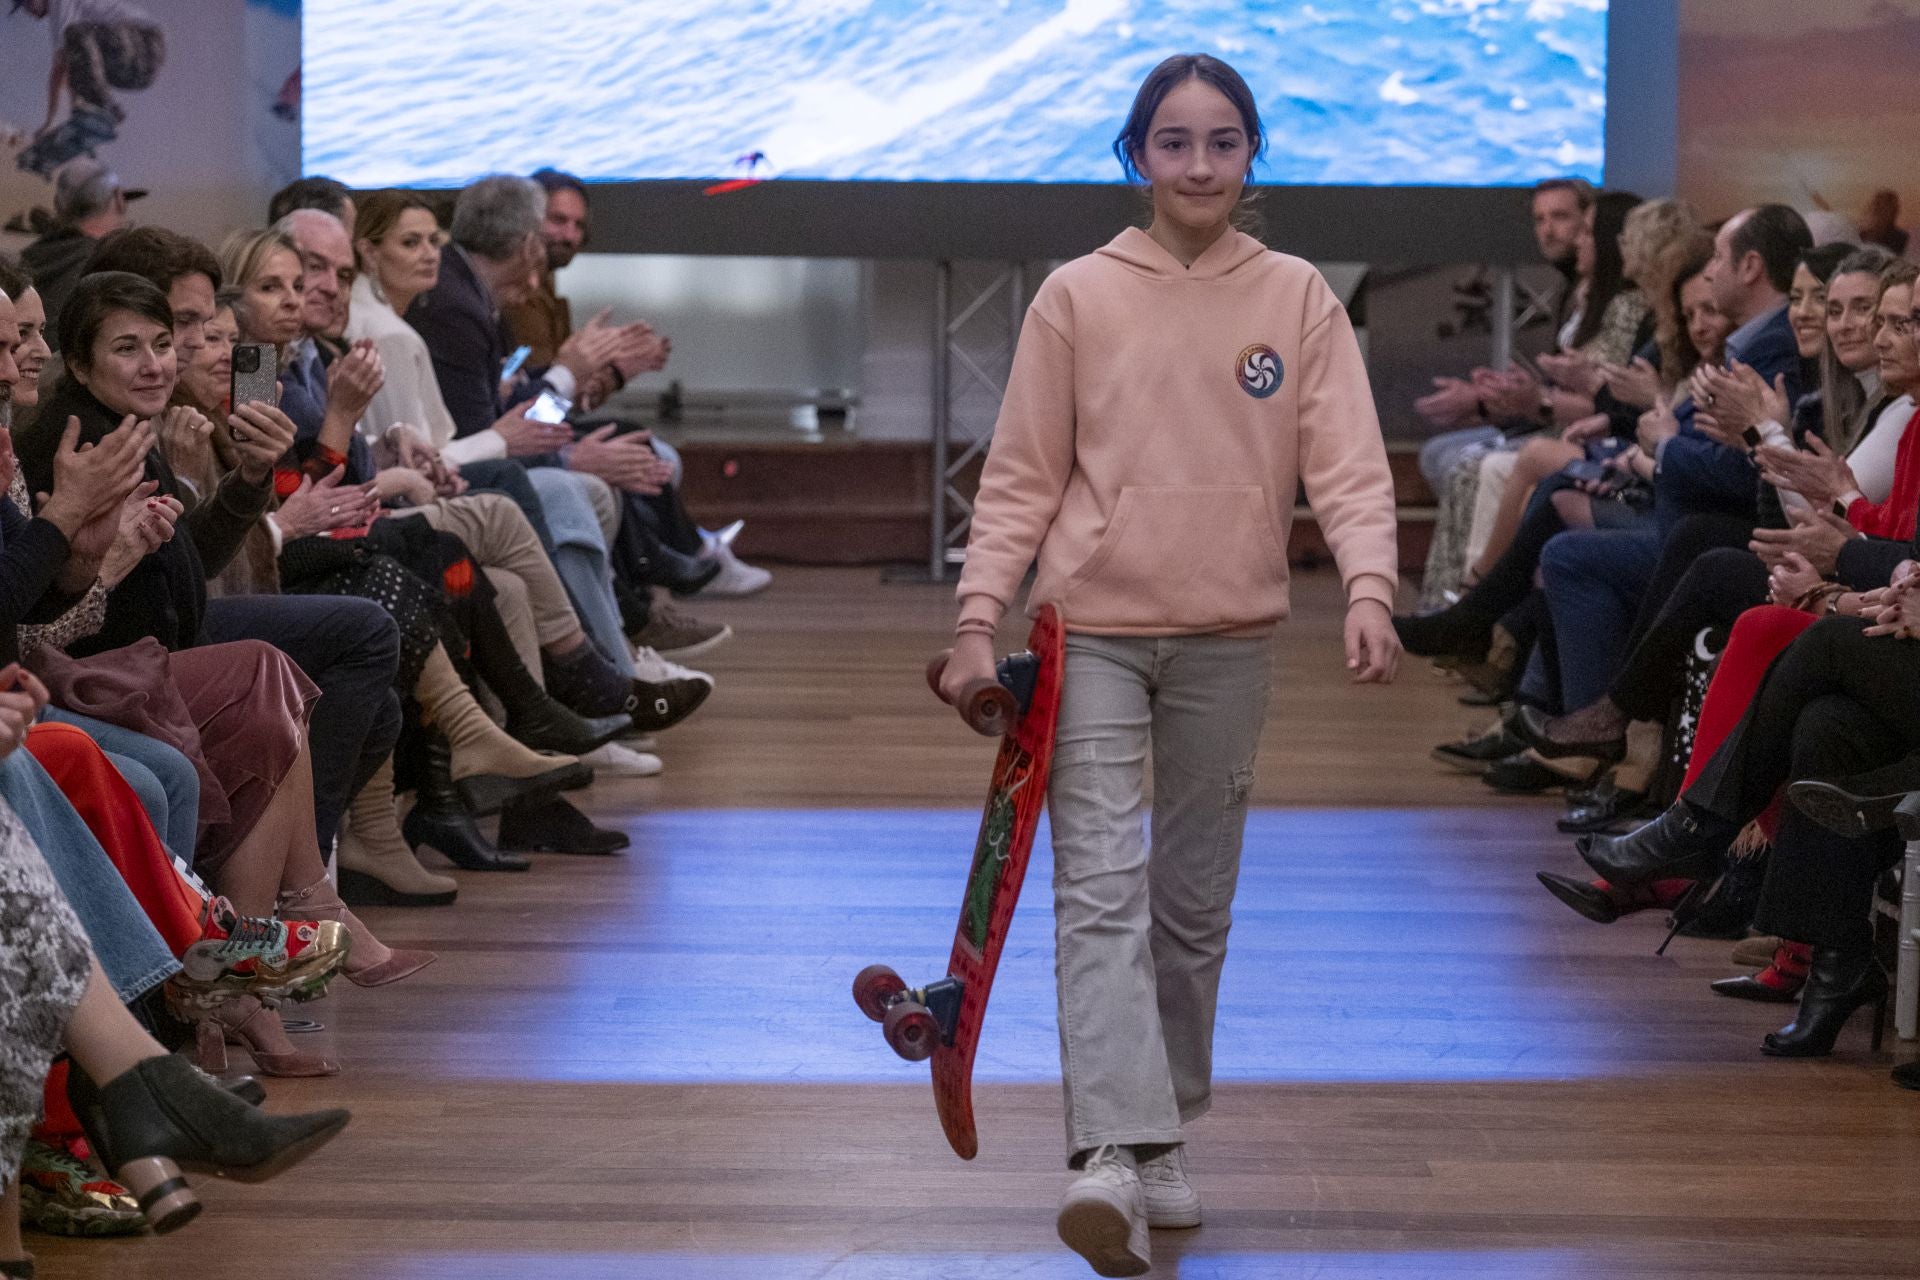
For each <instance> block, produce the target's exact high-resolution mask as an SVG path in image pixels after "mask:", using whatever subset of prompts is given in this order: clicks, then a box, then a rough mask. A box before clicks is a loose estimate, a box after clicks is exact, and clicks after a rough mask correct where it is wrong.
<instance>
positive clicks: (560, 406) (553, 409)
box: [527, 391, 573, 422]
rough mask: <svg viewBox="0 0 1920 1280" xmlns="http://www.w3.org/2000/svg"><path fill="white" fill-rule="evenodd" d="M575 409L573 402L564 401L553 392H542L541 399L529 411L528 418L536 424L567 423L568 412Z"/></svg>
mask: <svg viewBox="0 0 1920 1280" xmlns="http://www.w3.org/2000/svg"><path fill="white" fill-rule="evenodd" d="M571 408H573V401H571V400H564V399H562V398H561V397H559V396H557V395H555V394H553V392H551V391H542V392H541V393H540V398H539V399H538V400H535V401H534V402H533V407H532V408H531V409H528V410H527V417H529V418H531V419H532V420H533V421H535V422H565V421H566V420H567V410H569V409H571Z"/></svg>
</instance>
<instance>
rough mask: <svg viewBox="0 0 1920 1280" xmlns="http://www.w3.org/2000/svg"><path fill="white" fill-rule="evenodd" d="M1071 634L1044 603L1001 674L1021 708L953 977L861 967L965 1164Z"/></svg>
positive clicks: (958, 930)
mask: <svg viewBox="0 0 1920 1280" xmlns="http://www.w3.org/2000/svg"><path fill="white" fill-rule="evenodd" d="M1065 638H1066V637H1065V630H1064V628H1063V627H1062V625H1061V621H1060V614H1059V611H1058V610H1057V609H1055V608H1054V606H1052V605H1050V604H1049V605H1043V606H1041V608H1040V611H1039V614H1038V616H1037V617H1036V618H1035V620H1034V624H1033V631H1032V633H1031V634H1030V636H1029V637H1028V641H1027V643H1028V648H1029V652H1028V653H1027V654H1019V655H1016V656H1015V657H1013V658H1009V659H1004V660H1003V661H1002V662H1001V663H1000V680H1001V683H1002V684H1003V685H1005V686H1007V687H1008V688H1009V689H1010V690H1011V691H1012V692H1013V694H1014V696H1015V698H1016V699H1018V700H1019V701H1020V702H1021V703H1022V704H1023V705H1022V707H1021V709H1020V711H1019V714H1018V716H1017V718H1016V719H1015V720H1014V721H1013V723H1012V727H1011V728H1010V729H1009V730H1008V732H1007V733H1006V736H1005V737H1003V738H1002V739H1001V741H1000V752H999V755H998V756H997V757H996V758H995V760H994V763H993V782H992V786H991V787H990V788H989V790H988V792H987V803H986V808H985V811H984V813H983V814H982V815H981V819H980V833H979V835H978V836H977V837H976V839H975V841H974V848H973V865H972V869H971V870H970V872H969V873H968V876H967V889H966V893H965V895H964V896H963V897H962V899H961V904H960V922H959V924H958V925H957V926H956V927H955V929H954V933H953V952H952V954H951V956H950V957H949V958H948V960H947V976H946V977H945V978H944V979H942V980H941V981H939V982H935V983H930V984H928V985H927V986H925V987H919V988H913V989H908V988H907V987H906V984H905V983H903V982H901V980H900V978H899V976H898V975H896V974H894V972H893V971H892V970H891V969H886V968H885V967H884V966H880V965H874V966H870V967H869V968H867V969H865V970H862V971H861V973H860V976H859V977H857V978H855V979H854V999H855V1000H856V1001H857V1002H858V1003H859V1004H860V1007H861V1008H862V1010H864V1011H865V1012H866V1013H867V1015H868V1016H869V1017H873V1018H876V1019H879V1020H881V1021H883V1022H884V1023H885V1024H886V1032H887V1040H888V1043H890V1044H891V1045H893V1047H894V1049H895V1051H896V1052H898V1053H900V1055H901V1056H902V1057H906V1058H909V1059H914V1060H918V1059H921V1058H926V1057H928V1056H931V1057H932V1059H933V1099H934V1106H935V1107H936V1108H937V1109H938V1111H939V1113H940V1126H941V1128H943V1129H944V1130H946V1134H947V1141H948V1142H949V1143H950V1144H951V1145H952V1147H953V1149H954V1152H955V1153H956V1154H957V1155H959V1156H960V1158H961V1159H963V1160H971V1159H973V1157H974V1155H975V1153H976V1152H977V1151H978V1150H979V1140H978V1136H977V1134H976V1133H975V1130H974V1123H973V1059H974V1054H975V1053H976V1052H977V1051H978V1049H979V1047H980V1029H981V1025H982V1023H983V1022H984V1021H985V1019H986V1014H987V997H988V995H989V994H990V993H991V992H992V990H993V976H994V972H995V970H996V969H997V968H998V967H999V964H1000V952H1001V950H1002V949H1003V948H1004V947H1005V945H1006V941H1007V926H1008V925H1009V924H1010V923H1011V922H1012V919H1013V909H1014V906H1015V905H1016V904H1017V903H1018V902H1019V900H1020V886H1021V883H1022V882H1023V881H1024V880H1025V879H1026V875H1027V862H1028V860H1029V859H1030V858H1031V857H1032V855H1033V838H1034V835H1035V834H1036V833H1037V832H1038V830H1039V828H1040V814H1041V811H1042V810H1043V809H1044V808H1045V807H1046V800H1047V777H1048V774H1049V772H1050V770H1051V768H1052V765H1053V743H1054V731H1055V728H1056V727H1057V725H1058V723H1059V719H1060V682H1061V668H1062V666H1063V664H1064V661H1065Z"/></svg>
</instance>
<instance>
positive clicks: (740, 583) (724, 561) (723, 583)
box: [700, 520, 773, 596]
mask: <svg viewBox="0 0 1920 1280" xmlns="http://www.w3.org/2000/svg"><path fill="white" fill-rule="evenodd" d="M745 524H746V521H744V520H735V521H734V522H733V523H732V524H730V525H728V526H727V527H726V528H724V529H722V530H721V531H720V532H718V533H709V532H707V531H706V530H704V529H703V530H701V532H700V537H701V540H702V541H704V542H705V543H706V550H705V551H704V552H703V553H702V554H704V555H709V556H712V557H713V558H715V559H716V560H718V561H719V562H720V572H719V574H718V575H717V576H716V577H715V578H714V579H713V581H712V582H709V583H708V584H707V585H706V586H704V587H702V588H700V594H701V595H703V596H750V595H752V594H753V593H754V592H756V591H765V590H766V589H767V585H768V584H769V583H771V582H772V581H773V575H772V574H771V573H769V572H767V571H766V570H765V569H756V568H755V567H754V566H752V565H750V564H747V563H746V562H745V561H743V560H741V559H740V557H739V556H736V555H734V554H733V540H734V539H735V538H737V537H739V536H740V530H741V527H742V526H744V525H745Z"/></svg>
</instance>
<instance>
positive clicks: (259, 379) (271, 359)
mask: <svg viewBox="0 0 1920 1280" xmlns="http://www.w3.org/2000/svg"><path fill="white" fill-rule="evenodd" d="M248 350H251V351H252V352H253V353H254V355H253V358H252V359H251V360H249V359H248V358H247V357H246V356H245V355H243V354H242V353H243V352H246V351H248ZM249 363H251V364H252V365H253V367H252V368H250V369H249V368H245V367H243V366H245V365H247V364H249ZM279 375H280V366H279V361H278V357H277V355H276V353H275V352H274V349H273V345H272V344H271V343H267V342H242V343H239V344H238V345H236V346H235V347H234V349H233V375H232V381H231V391H232V396H233V406H234V407H235V408H239V407H240V406H241V405H243V404H248V403H250V402H255V401H258V402H262V403H266V404H275V403H277V402H278V401H279V398H280V397H279V393H278V386H277V384H278V380H279Z"/></svg>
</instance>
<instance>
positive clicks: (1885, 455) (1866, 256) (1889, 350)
mask: <svg viewBox="0 0 1920 1280" xmlns="http://www.w3.org/2000/svg"><path fill="white" fill-rule="evenodd" d="M1843 255H1844V256H1843ZM1835 257H1840V258H1841V261H1840V262H1839V263H1838V264H1837V265H1836V266H1835V267H1834V268H1833V270H1832V274H1831V276H1830V278H1829V280H1828V281H1827V282H1825V286H1824V287H1823V282H1821V281H1820V280H1819V278H1818V274H1817V271H1818V267H1819V265H1820V264H1822V263H1826V262H1829V261H1830V260H1831V259H1833V258H1835ZM1889 265H1892V264H1889V262H1888V259H1887V258H1886V255H1885V254H1884V253H1882V252H1881V251H1879V250H1875V249H1868V250H1852V251H1849V250H1848V249H1847V248H1846V246H1828V247H1824V248H1820V249H1813V250H1810V251H1808V253H1807V254H1806V255H1804V257H1803V260H1802V263H1801V266H1800V268H1799V272H1798V274H1797V275H1796V277H1795V290H1794V293H1795V296H1796V297H1799V298H1803V299H1806V300H1807V301H1805V302H1803V303H1802V304H1801V305H1802V306H1803V307H1806V308H1811V306H1812V301H1813V300H1814V299H1816V298H1817V301H1818V303H1819V311H1820V314H1821V317H1822V323H1821V324H1820V325H1819V327H1818V329H1817V330H1815V329H1813V328H1811V327H1808V326H1805V325H1804V323H1803V322H1802V321H1801V320H1799V319H1796V321H1795V336H1796V339H1797V340H1798V341H1799V342H1800V349H1801V351H1802V353H1803V354H1811V355H1812V356H1813V357H1814V358H1817V359H1819V361H1820V362H1821V366H1822V370H1823V374H1822V386H1821V391H1820V393H1819V394H1818V395H1817V396H1808V397H1805V398H1803V399H1802V401H1801V404H1800V409H1799V412H1798V413H1796V414H1793V415H1788V414H1786V412H1785V410H1784V407H1783V406H1782V405H1780V404H1777V403H1775V404H1772V405H1770V406H1769V405H1767V404H1766V401H1767V400H1768V399H1772V398H1775V396H1776V395H1777V393H1775V392H1773V389H1772V388H1767V387H1764V386H1763V385H1761V384H1760V381H1759V377H1758V375H1757V374H1756V375H1749V376H1748V377H1747V378H1745V379H1743V380H1741V381H1740V382H1735V383H1723V384H1721V387H1722V389H1721V390H1720V391H1719V392H1717V393H1716V405H1715V408H1716V410H1718V412H1717V413H1716V414H1715V415H1713V418H1714V421H1715V423H1716V429H1717V430H1719V431H1722V432H1730V433H1731V434H1732V435H1735V436H1738V435H1739V434H1740V433H1741V432H1742V431H1743V430H1744V428H1745V427H1746V426H1748V425H1750V424H1751V425H1753V426H1754V429H1755V431H1756V433H1757V434H1759V435H1760V436H1762V437H1763V438H1766V439H1769V440H1771V441H1775V442H1777V443H1778V444H1786V443H1787V441H1788V435H1787V431H1786V428H1784V427H1783V426H1782V425H1781V423H1780V419H1782V418H1787V417H1792V418H1794V419H1796V420H1797V421H1796V423H1795V425H1796V427H1797V432H1796V434H1797V435H1798V437H1799V438H1800V439H1802V440H1805V441H1808V442H1809V443H1810V444H1811V445H1812V447H1813V448H1814V449H1817V450H1818V452H1817V453H1813V454H1809V455H1795V454H1794V453H1792V452H1791V451H1790V450H1787V451H1779V452H1776V447H1775V446H1773V445H1769V446H1768V447H1767V448H1764V449H1762V451H1761V453H1760V457H1761V459H1762V462H1763V463H1767V462H1768V460H1769V459H1772V460H1773V462H1772V464H1771V465H1773V466H1778V467H1783V468H1792V469H1795V470H1796V471H1801V470H1802V469H1803V468H1807V467H1817V468H1819V470H1818V472H1817V473H1806V472H1804V471H1802V474H1801V475H1800V478H1799V479H1797V480H1792V481H1789V480H1788V479H1787V477H1785V476H1784V475H1781V474H1779V473H1778V472H1773V473H1770V474H1768V476H1767V479H1768V480H1769V481H1779V484H1778V485H1777V486H1775V487H1776V488H1777V491H1778V493H1779V498H1780V500H1781V504H1782V506H1783V509H1784V510H1785V511H1789V512H1793V513H1795V522H1794V523H1793V524H1788V517H1787V516H1785V515H1783V516H1782V518H1781V520H1780V524H1781V525H1783V526H1785V527H1782V528H1778V529H1770V528H1760V529H1756V530H1755V532H1754V537H1755V538H1756V539H1758V540H1759V542H1758V544H1757V545H1759V546H1760V547H1761V548H1762V549H1763V550H1766V551H1767V555H1766V556H1765V558H1763V557H1762V555H1760V554H1757V553H1756V552H1755V551H1752V550H1749V549H1748V548H1746V547H1737V548H1736V547H1719V548H1715V549H1714V550H1711V551H1708V552H1707V553H1705V554H1704V555H1701V556H1699V557H1697V558H1695V559H1693V560H1692V562H1691V563H1690V565H1689V567H1688V568H1687V569H1686V570H1685V572H1684V573H1683V574H1682V576H1681V577H1680V579H1679V581H1678V583H1677V584H1676V585H1675V586H1674V587H1673V589H1672V590H1671V591H1670V592H1669V593H1668V594H1667V597H1666V600H1665V601H1664V602H1663V603H1662V605H1661V607H1660V609H1659V610H1658V611H1657V612H1656V613H1655V614H1654V616H1653V618H1652V619H1651V620H1650V621H1649V623H1648V625H1647V626H1646V628H1645V629H1644V631H1642V632H1640V633H1639V634H1638V636H1637V638H1636V639H1635V642H1634V644H1633V647H1632V649H1631V651H1630V652H1629V654H1628V657H1627V660H1626V661H1625V662H1624V663H1623V664H1622V667H1621V671H1620V674H1619V676H1618V677H1617V678H1616V679H1615V680H1614V682H1613V684H1612V685H1611V686H1610V687H1609V689H1608V691H1607V693H1606V694H1605V695H1604V696H1602V697H1601V698H1599V699H1598V700H1596V701H1595V702H1593V703H1591V704H1589V705H1586V706H1583V707H1580V708H1579V709H1577V710H1575V711H1573V712H1570V713H1569V714H1567V715H1565V716H1561V717H1558V718H1554V719H1548V718H1547V717H1545V716H1544V715H1542V714H1541V713H1540V712H1539V711H1538V710H1537V709H1534V710H1530V711H1528V712H1525V713H1523V714H1522V715H1521V717H1520V719H1519V721H1518V724H1519V727H1520V730H1521V735H1522V736H1523V737H1525V738H1526V739H1527V740H1528V741H1529V742H1530V743H1531V745H1533V746H1534V747H1535V748H1536V749H1538V750H1540V751H1541V752H1542V753H1543V754H1546V755H1549V756H1552V755H1582V756H1606V757H1611V758H1618V755H1619V754H1620V753H1622V752H1624V750H1625V734H1626V727H1627V724H1628V723H1629V722H1630V721H1632V720H1659V719H1661V718H1663V717H1664V716H1665V714H1666V710H1667V707H1668V706H1669V705H1670V703H1671V701H1672V700H1673V698H1674V697H1675V696H1676V695H1677V693H1678V682H1679V680H1680V678H1681V674H1682V671H1683V669H1684V664H1685V657H1686V653H1687V651H1688V649H1689V648H1690V647H1691V646H1692V645H1693V643H1694V637H1696V636H1697V635H1698V634H1699V633H1700V632H1701V631H1702V630H1703V629H1706V628H1709V627H1718V628H1722V629H1724V628H1728V627H1731V626H1732V625H1733V622H1734V620H1735V619H1736V618H1737V617H1739V615H1740V614H1741V613H1742V612H1743V611H1745V610H1747V609H1750V608H1753V607H1755V606H1757V605H1760V604H1763V603H1765V602H1766V600H1767V598H1768V595H1769V590H1770V587H1769V581H1770V575H1771V576H1775V577H1777V576H1779V570H1781V569H1782V568H1784V569H1786V570H1787V576H1788V578H1789V579H1790V580H1791V581H1792V582H1795V583H1798V584H1799V588H1800V589H1799V591H1797V592H1795V594H1794V598H1797V597H1798V595H1801V594H1805V593H1806V592H1807V591H1810V590H1812V589H1813V588H1815V587H1817V586H1819V584H1820V581H1821V577H1822V575H1823V574H1829V573H1832V572H1833V571H1834V570H1835V569H1836V567H1837V565H1838V561H1839V557H1840V555H1841V553H1842V552H1843V550H1844V549H1845V548H1846V547H1847V546H1848V545H1849V544H1850V543H1851V542H1853V541H1855V540H1857V539H1858V537H1859V535H1861V534H1865V535H1867V536H1868V537H1876V536H1891V537H1893V539H1894V540H1895V541H1897V542H1899V543H1901V544H1902V545H1904V544H1905V542H1906V541H1907V539H1908V538H1909V537H1910V536H1911V535H1910V533H1903V532H1902V529H1903V528H1908V527H1910V526H1911V523H1912V521H1913V517H1914V504H1912V503H1899V504H1896V506H1897V509H1895V510H1891V511H1888V510H1885V509H1883V508H1882V507H1881V506H1879V505H1878V504H1882V503H1885V502H1887V501H1888V500H1889V498H1890V495H1891V493H1892V490H1893V489H1894V487H1895V485H1896V483H1897V482H1898V481H1900V480H1901V479H1902V477H1900V476H1899V475H1898V474H1897V471H1896V466H1895V456H1894V455H1895V452H1896V450H1899V451H1901V453H1902V456H1903V457H1904V456H1912V457H1913V465H1914V466H1915V467H1917V468H1920V455H1913V450H1914V448H1915V446H1916V445H1920V438H1916V440H1915V441H1914V443H1913V444H1906V445H1905V446H1904V448H1903V442H1905V441H1906V439H1907V437H1908V435H1909V434H1910V430H1911V429H1910V427H1909V425H1908V424H1909V422H1910V420H1911V419H1912V418H1913V416H1914V401H1913V394H1914V392H1916V391H1920V358H1916V354H1915V345H1914V342H1913V339H1912V338H1911V336H1910V335H1902V334H1900V333H1899V332H1898V331H1897V330H1896V329H1895V328H1893V327H1892V326H1890V325H1888V324H1887V323H1886V319H1887V318H1888V317H1892V316H1901V315H1904V314H1905V313H1906V312H1907V311H1908V310H1909V309H1910V301H1911V296H1912V277H1913V275H1914V274H1915V271H1916V269H1915V268H1913V267H1912V265H1911V264H1906V263H1902V264H1897V265H1894V269H1893V270H1892V271H1891V272H1888V271H1887V267H1888V266H1889ZM1829 289H1830V290H1831V293H1829V292H1828V290H1829ZM1876 294H1877V295H1878V296H1877V298H1876ZM1863 304H1864V305H1867V306H1876V305H1877V306H1878V307H1880V308H1882V311H1881V312H1880V314H1881V317H1882V323H1881V325H1880V327H1879V328H1878V330H1877V332H1876V331H1875V330H1873V329H1872V328H1870V327H1869V326H1868V325H1865V324H1863V323H1861V320H1860V313H1861V311H1862V310H1863ZM1816 332H1817V333H1818V335H1819V336H1818V338H1815V337H1814V334H1815V333H1816ZM1869 333H1874V334H1875V336H1874V337H1873V338H1872V339H1871V340H1869V341H1864V342H1863V341H1862V338H1863V337H1864V336H1865V335H1867V334H1869ZM1829 335H1831V339H1830V338H1829ZM1816 344H1817V345H1816ZM1810 349H1811V350H1810ZM1863 357H1864V360H1863ZM1866 361H1871V363H1866ZM1862 381H1864V382H1865V383H1866V386H1867V388H1869V389H1871V390H1872V391H1873V392H1874V393H1875V399H1874V402H1873V403H1863V397H1864V392H1863V389H1862V386H1861V383H1862ZM1883 388H1884V396H1885V397H1891V399H1888V398H1883V397H1882V395H1881V394H1879V393H1880V392H1881V391H1882V389H1883ZM1749 406H1750V407H1749ZM1829 406H1831V413H1829ZM1850 406H1852V407H1850ZM1700 416H1702V417H1706V416H1707V415H1706V414H1705V413H1704V411H1703V413H1702V414H1701V415H1700ZM1867 422H1872V423H1873V425H1872V427H1871V429H1870V430H1866V431H1864V432H1863V424H1864V423H1867ZM1829 435H1831V437H1832V438H1833V439H1834V440H1836V441H1839V442H1841V448H1839V449H1833V448H1829V447H1828V446H1827V445H1826V444H1825V438H1826V437H1827V436H1829ZM1863 435H1864V438H1863ZM1849 440H1853V441H1856V442H1857V443H1858V445H1859V448H1857V449H1854V450H1852V451H1851V453H1850V455H1849V451H1848V450H1847V448H1846V442H1847V441H1849ZM1868 441H1873V442H1875V443H1874V446H1873V447H1872V448H1871V449H1869V448H1867V442H1868ZM1813 442H1819V443H1813ZM1882 442H1884V443H1882ZM1830 455H1831V457H1830ZM1907 482H1908V483H1913V484H1916V485H1920V470H1916V472H1915V474H1914V475H1913V476H1912V477H1910V478H1907ZM1795 485H1801V486H1804V490H1803V489H1800V488H1796V487H1794V486H1795ZM1806 490H1810V492H1808V491H1806ZM1829 490H1831V492H1829ZM1849 492H1856V493H1858V494H1859V498H1858V500H1857V501H1858V505H1855V506H1850V508H1849V515H1848V518H1847V519H1846V520H1845V521H1838V522H1832V523H1830V522H1828V521H1827V520H1824V519H1820V520H1814V519H1812V518H1811V517H1813V516H1816V515H1817V514H1818V513H1819V512H1820V511H1822V510H1825V509H1827V508H1829V507H1831V506H1832V504H1833V503H1834V502H1835V501H1838V500H1839V499H1840V497H1841V496H1842V495H1843V494H1846V493H1849ZM1915 499H1916V501H1920V489H1916V490H1915ZM1856 516H1857V517H1858V519H1857V520H1856V519H1855V517H1856ZM1869 526H1871V527H1869ZM1802 530H1805V531H1806V532H1805V533H1802V532H1801V531H1802ZM1883 530H1891V534H1883V532H1882V531H1883ZM1813 534H1817V535H1818V536H1817V541H1816V540H1812V539H1811V538H1810V537H1809V535H1813ZM1775 547H1778V548H1779V550H1777V551H1775V550H1772V548H1775ZM1809 553H1810V554H1811V556H1812V557H1814V558H1812V559H1810V558H1809ZM1867 585H1875V586H1881V585H1885V583H1884V582H1880V583H1870V584H1867ZM1789 602H1791V601H1790V600H1789ZM1576 746H1577V747H1578V749H1576Z"/></svg>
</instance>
